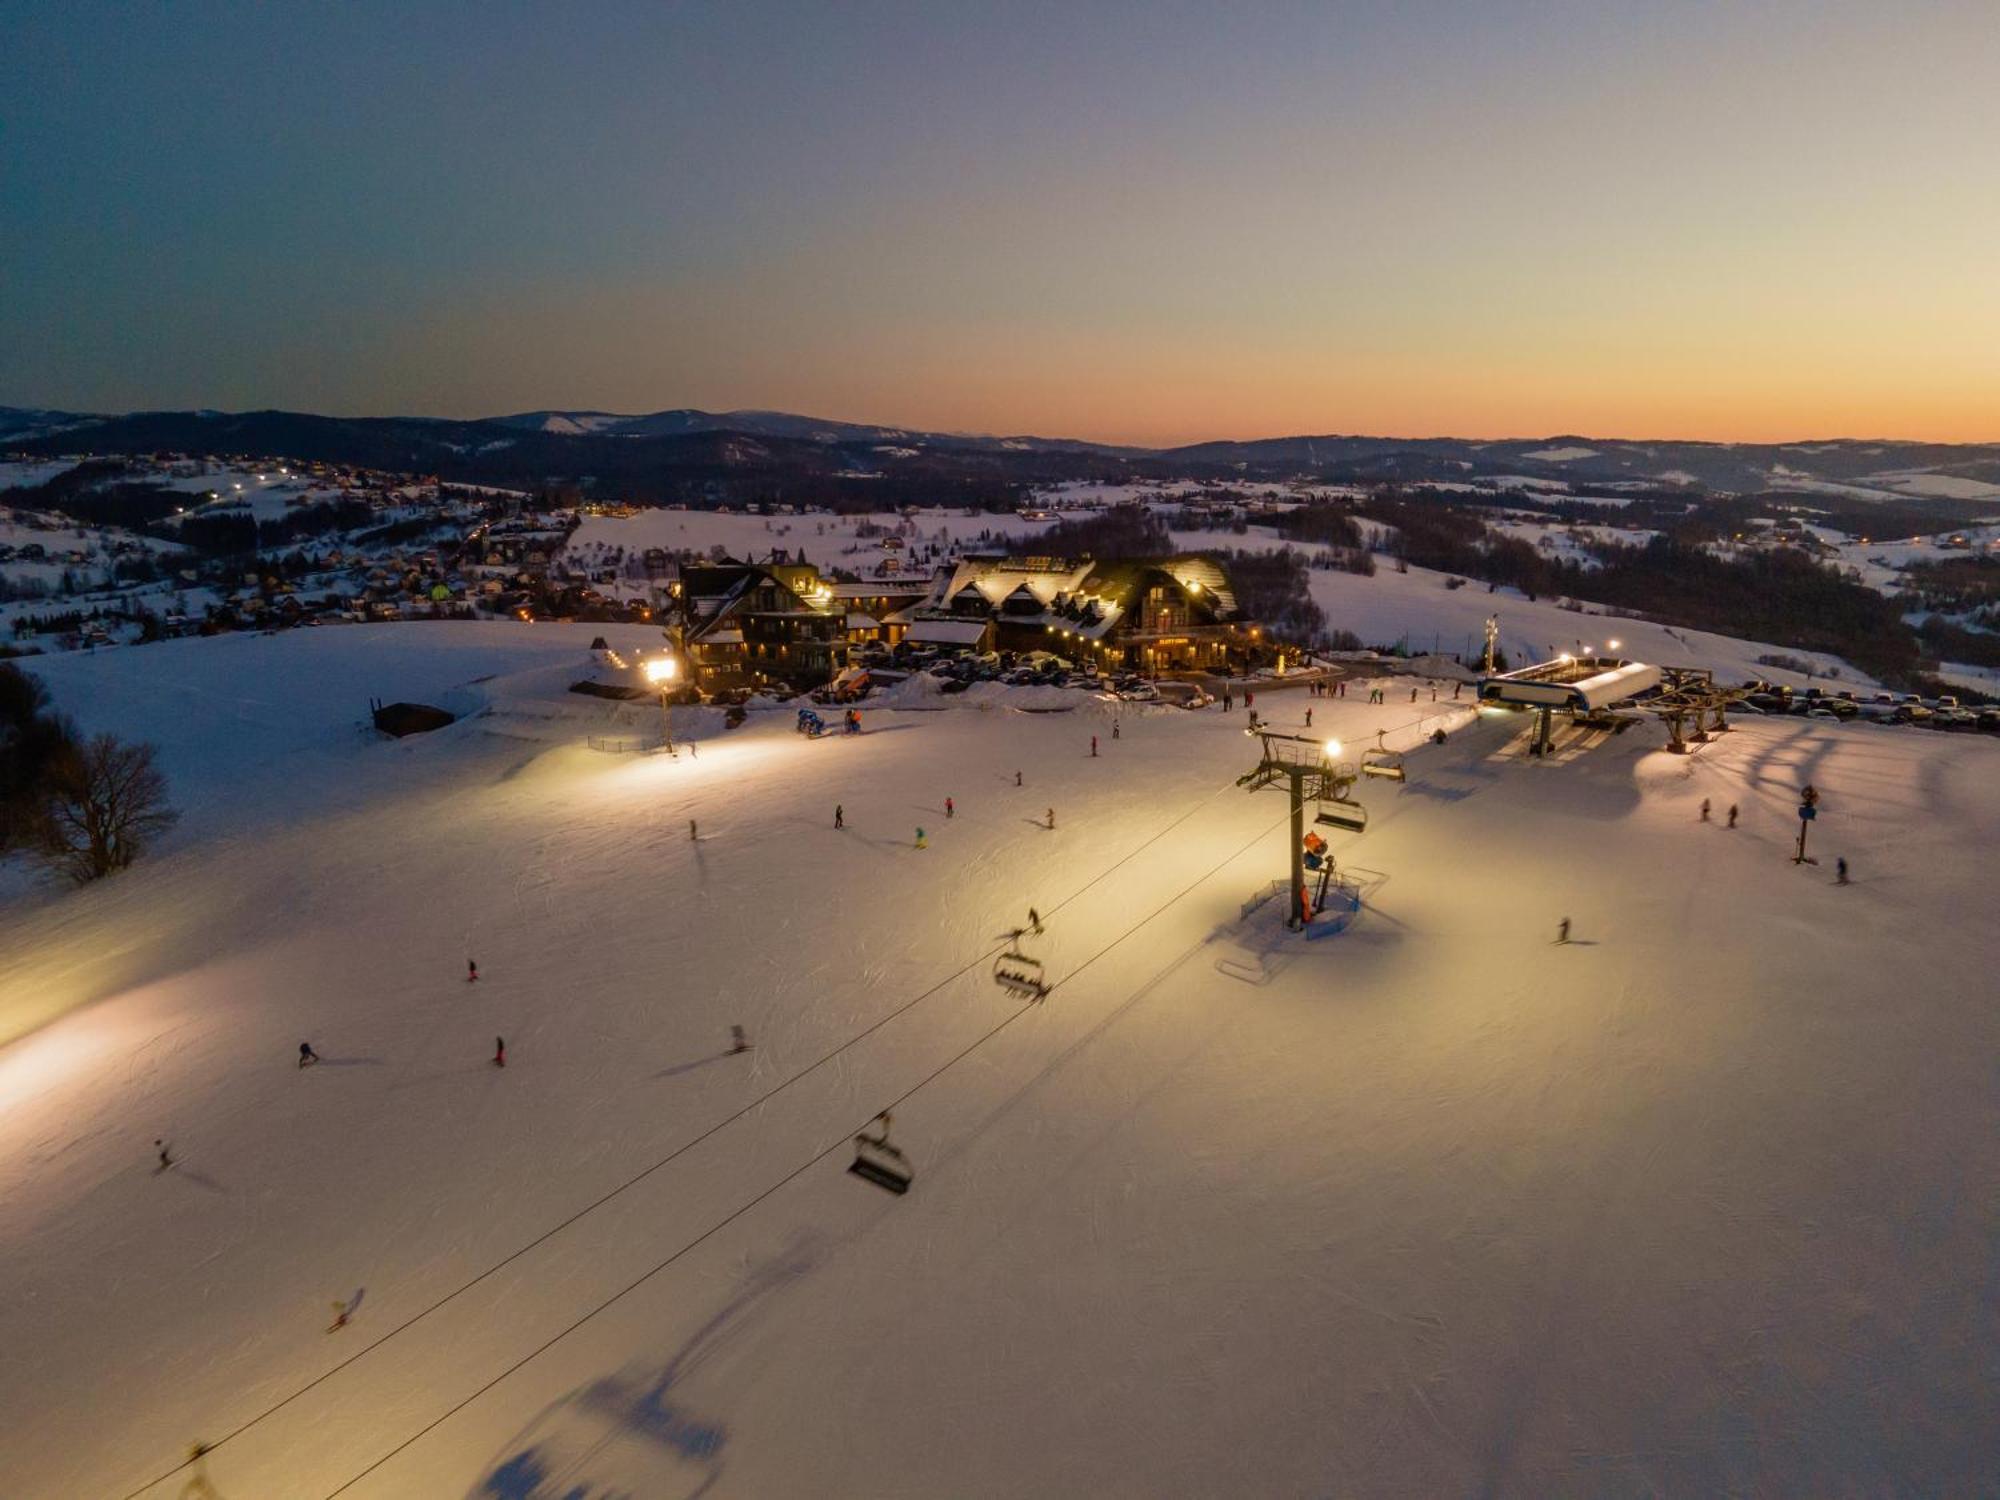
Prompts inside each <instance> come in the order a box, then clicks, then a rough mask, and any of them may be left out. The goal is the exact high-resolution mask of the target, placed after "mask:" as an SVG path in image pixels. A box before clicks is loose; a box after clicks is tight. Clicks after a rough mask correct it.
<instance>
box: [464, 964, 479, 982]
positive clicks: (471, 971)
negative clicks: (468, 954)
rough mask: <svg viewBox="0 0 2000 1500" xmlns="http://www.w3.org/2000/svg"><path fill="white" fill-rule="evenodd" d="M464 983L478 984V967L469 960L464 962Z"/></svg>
mask: <svg viewBox="0 0 2000 1500" xmlns="http://www.w3.org/2000/svg"><path fill="white" fill-rule="evenodd" d="M465 982H466V983H467V984H477V983H478V982H479V965H478V964H476V963H474V962H473V961H472V960H471V959H469V958H468V959H467V960H466V961H465Z"/></svg>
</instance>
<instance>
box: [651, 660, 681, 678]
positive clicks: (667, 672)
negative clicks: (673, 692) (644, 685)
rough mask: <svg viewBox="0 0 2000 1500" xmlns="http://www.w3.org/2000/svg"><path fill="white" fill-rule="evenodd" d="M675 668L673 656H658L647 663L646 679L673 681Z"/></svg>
mask: <svg viewBox="0 0 2000 1500" xmlns="http://www.w3.org/2000/svg"><path fill="white" fill-rule="evenodd" d="M675 670H676V669H675V666H674V659H673V658H672V657H671V656H656V657H654V658H653V659H652V660H651V661H649V662H647V663H646V667H645V671H646V681H648V682H672V681H673V680H674V672H675Z"/></svg>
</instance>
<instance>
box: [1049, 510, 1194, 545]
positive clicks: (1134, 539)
mask: <svg viewBox="0 0 2000 1500" xmlns="http://www.w3.org/2000/svg"><path fill="white" fill-rule="evenodd" d="M1034 546H1035V550H1036V551H1037V552H1041V553H1045V554H1047V555H1048V556H1050V557H1099V558H1111V557H1165V556H1167V555H1169V554H1170V553H1171V552H1172V551H1173V550H1174V538H1173V533H1172V532H1170V531H1169V530H1168V529H1167V523H1166V521H1165V520H1164V519H1163V518H1162V517H1160V516H1158V515H1156V514H1155V513H1154V512H1153V511H1151V510H1148V509H1147V508H1146V507H1145V506H1143V505H1114V506H1112V507H1111V508H1110V509H1109V510H1104V511H1098V512H1097V513H1096V514H1094V515H1088V516H1083V517H1080V518H1078V519H1076V520H1073V521H1058V522H1057V523H1056V524H1055V525H1053V526H1051V527H1050V528H1049V529H1048V530H1047V531H1044V532H1043V533H1042V534H1041V535H1040V536H1038V537H1036V538H1035V539H1034Z"/></svg>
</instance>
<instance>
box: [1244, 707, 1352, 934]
mask: <svg viewBox="0 0 2000 1500" xmlns="http://www.w3.org/2000/svg"><path fill="white" fill-rule="evenodd" d="M1245 733H1247V734H1251V735H1255V736H1256V737H1257V739H1258V741H1259V742H1260V743H1261V745H1262V751H1263V753H1262V756H1261V758H1260V759H1259V760H1258V762H1257V767H1256V769H1255V770H1253V771H1249V772H1247V773H1246V774H1244V775H1242V776H1239V777H1237V778H1236V784H1237V785H1238V786H1240V787H1242V788H1243V789H1244V790H1245V791H1251V792H1257V791H1262V790H1263V789H1264V788H1265V787H1267V786H1276V785H1277V784H1278V783H1279V782H1284V783H1285V784H1286V785H1287V787H1288V788H1289V789H1290V791H1291V794H1292V854H1291V865H1290V869H1289V879H1288V880H1287V882H1286V886H1285V903H1286V908H1287V913H1288V914H1287V916H1286V918H1285V925H1286V926H1287V927H1295V926H1299V925H1302V923H1303V921H1304V918H1303V917H1302V915H1301V913H1300V909H1299V903H1300V892H1302V891H1303V890H1304V889H1305V886H1306V863H1305V859H1306V848H1305V845H1306V803H1307V802H1308V801H1311V802H1316V803H1319V804H1320V806H1321V811H1320V812H1319V813H1318V815H1317V816H1316V817H1315V818H1314V820H1313V821H1314V822H1317V823H1325V824H1327V825H1329V826H1331V827H1335V828H1345V829H1349V830H1351V831H1353V832H1356V833H1358V832H1360V831H1361V830H1362V829H1363V828H1365V827H1367V825H1368V813H1367V810H1366V809H1365V808H1363V807H1362V805H1361V804H1360V803H1358V802H1356V801H1354V800H1353V799H1352V798H1351V797H1349V796H1348V795H1347V794H1348V792H1350V791H1351V790H1353V787H1354V782H1355V779H1356V777H1357V775H1358V772H1357V771H1356V769H1355V767H1354V766H1353V765H1352V764H1351V763H1349V764H1343V763H1339V762H1336V761H1335V760H1334V759H1333V757H1334V756H1336V755H1338V754H1339V753H1340V744H1339V741H1337V740H1317V739H1312V738H1309V737H1308V736H1306V735H1302V734H1279V733H1277V732H1275V731H1273V730H1270V729H1264V728H1255V729H1249V730H1246V731H1245Z"/></svg>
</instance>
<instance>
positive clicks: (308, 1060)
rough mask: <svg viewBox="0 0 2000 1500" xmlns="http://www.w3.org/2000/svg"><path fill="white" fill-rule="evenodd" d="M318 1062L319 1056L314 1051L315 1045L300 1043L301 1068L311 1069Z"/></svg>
mask: <svg viewBox="0 0 2000 1500" xmlns="http://www.w3.org/2000/svg"><path fill="white" fill-rule="evenodd" d="M318 1061H319V1054H318V1053H317V1052H315V1051H313V1044H312V1043H311V1042H300V1043H299V1066H300V1067H302V1068H309V1067H311V1066H312V1065H313V1064H314V1063H316V1062H318Z"/></svg>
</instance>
